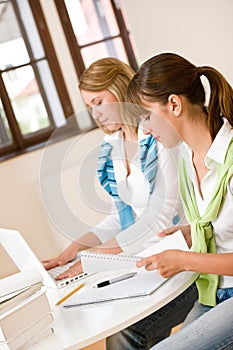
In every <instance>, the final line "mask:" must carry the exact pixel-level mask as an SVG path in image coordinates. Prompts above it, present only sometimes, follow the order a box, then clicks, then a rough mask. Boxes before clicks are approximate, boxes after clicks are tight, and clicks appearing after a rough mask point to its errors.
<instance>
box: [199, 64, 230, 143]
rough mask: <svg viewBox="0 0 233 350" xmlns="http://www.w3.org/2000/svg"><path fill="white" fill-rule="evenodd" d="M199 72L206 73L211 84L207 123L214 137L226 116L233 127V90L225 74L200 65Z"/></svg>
mask: <svg viewBox="0 0 233 350" xmlns="http://www.w3.org/2000/svg"><path fill="white" fill-rule="evenodd" d="M198 70H199V74H200V75H204V76H205V77H206V78H207V79H208V81H209V84H210V99H209V105H208V117H207V125H208V128H209V130H210V134H211V136H212V138H213V139H214V137H215V136H216V134H217V133H218V130H219V129H220V127H221V126H222V117H225V118H226V119H227V120H228V122H229V123H230V125H231V126H232V127H233V90H232V87H231V86H230V84H229V83H228V82H227V81H226V79H225V78H224V77H223V75H222V74H221V73H220V72H218V71H217V70H216V69H214V68H212V67H208V66H204V67H198Z"/></svg>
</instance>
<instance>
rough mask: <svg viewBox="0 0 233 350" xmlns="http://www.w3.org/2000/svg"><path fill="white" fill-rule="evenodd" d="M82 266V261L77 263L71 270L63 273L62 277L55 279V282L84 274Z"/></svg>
mask: <svg viewBox="0 0 233 350" xmlns="http://www.w3.org/2000/svg"><path fill="white" fill-rule="evenodd" d="M82 272H83V270H82V264H81V260H79V261H77V262H75V263H74V264H73V265H72V266H70V268H69V269H67V270H66V271H64V272H63V273H61V274H60V275H58V276H56V277H55V280H57V281H58V280H63V279H64V278H68V277H73V276H76V275H79V274H80V273H82Z"/></svg>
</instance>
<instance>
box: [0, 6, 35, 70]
mask: <svg viewBox="0 0 233 350" xmlns="http://www.w3.org/2000/svg"><path fill="white" fill-rule="evenodd" d="M0 52H1V55H0V68H1V69H2V70H4V69H5V68H10V67H12V66H17V65H20V64H24V63H26V62H28V61H29V56H28V53H27V49H26V46H25V44H24V40H23V39H22V35H21V32H20V28H19V25H18V22H17V19H16V16H15V13H14V10H13V7H12V4H11V3H10V2H2V3H0Z"/></svg>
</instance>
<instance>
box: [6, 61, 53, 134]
mask: <svg viewBox="0 0 233 350" xmlns="http://www.w3.org/2000/svg"><path fill="white" fill-rule="evenodd" d="M12 76H13V78H12ZM2 77H3V80H4V83H5V86H6V89H7V92H8V95H9V97H10V99H11V104H12V107H13V110H14V113H15V116H16V119H17V121H18V123H19V127H20V130H21V132H22V134H23V135H27V134H30V133H32V132H35V131H38V130H39V129H43V128H47V127H49V126H50V122H49V119H48V114H47V111H46V108H45V105H44V102H43V100H42V97H41V94H40V90H39V87H38V84H37V80H36V78H35V75H34V72H33V70H32V68H31V67H29V66H28V67H23V68H18V69H15V70H12V71H9V72H6V73H3V75H2Z"/></svg>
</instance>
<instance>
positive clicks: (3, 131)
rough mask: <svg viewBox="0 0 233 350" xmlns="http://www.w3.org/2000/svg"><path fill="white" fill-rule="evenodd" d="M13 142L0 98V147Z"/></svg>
mask: <svg viewBox="0 0 233 350" xmlns="http://www.w3.org/2000/svg"><path fill="white" fill-rule="evenodd" d="M10 144H12V135H11V132H10V128H9V124H8V121H7V119H6V114H5V111H4V109H3V105H2V101H1V100H0V148H2V147H4V146H8V145H10Z"/></svg>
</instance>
